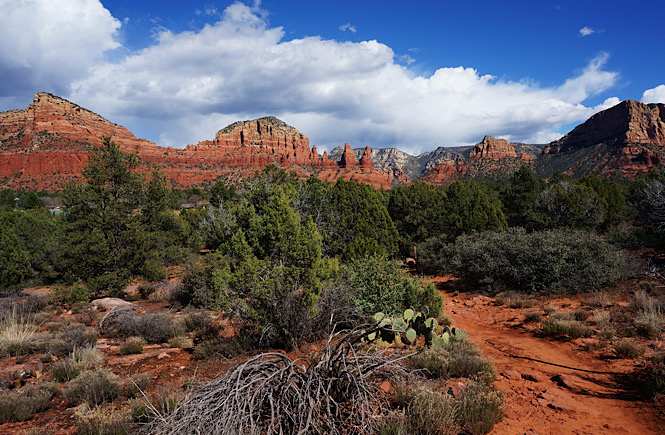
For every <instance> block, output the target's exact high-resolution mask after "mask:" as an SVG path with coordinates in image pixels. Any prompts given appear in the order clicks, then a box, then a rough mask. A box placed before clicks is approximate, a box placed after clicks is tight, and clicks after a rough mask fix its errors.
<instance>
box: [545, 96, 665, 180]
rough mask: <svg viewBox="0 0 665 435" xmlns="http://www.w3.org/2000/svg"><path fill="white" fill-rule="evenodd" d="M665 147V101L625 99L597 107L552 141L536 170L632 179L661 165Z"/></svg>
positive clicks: (546, 172)
mask: <svg viewBox="0 0 665 435" xmlns="http://www.w3.org/2000/svg"><path fill="white" fill-rule="evenodd" d="M663 151H665V105H664V104H643V103H640V102H637V101H632V100H627V101H623V102H621V103H619V104H617V105H616V106H614V107H611V108H609V109H607V110H604V111H602V112H599V113H597V114H595V115H594V116H592V117H591V118H589V119H588V120H587V121H586V122H585V123H583V124H581V125H579V126H577V127H575V129H573V131H571V132H570V133H568V134H567V135H565V136H564V137H562V138H561V139H559V140H557V141H554V142H552V143H550V144H548V145H547V146H546V147H545V148H544V150H543V156H542V157H541V158H540V159H538V165H537V166H536V171H537V172H538V173H539V174H541V175H542V174H548V173H551V172H552V170H560V171H564V172H567V173H569V174H570V175H573V176H581V175H584V174H588V173H590V172H596V173H597V174H598V175H599V176H602V177H610V178H614V179H617V180H622V179H624V180H626V179H634V178H635V177H636V176H639V175H640V174H644V173H646V172H647V171H648V170H649V168H651V167H653V166H655V165H657V164H660V163H661V161H662V155H663Z"/></svg>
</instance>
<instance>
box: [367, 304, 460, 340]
mask: <svg viewBox="0 0 665 435" xmlns="http://www.w3.org/2000/svg"><path fill="white" fill-rule="evenodd" d="M373 319H374V321H375V322H376V324H377V331H376V333H372V334H369V335H368V336H367V340H368V341H373V340H377V339H380V340H382V341H384V342H387V343H397V344H399V343H407V344H409V345H412V346H413V345H415V344H416V343H417V342H418V339H419V338H420V337H421V336H422V337H424V339H425V346H428V347H429V346H431V345H432V343H434V342H435V341H436V343H437V344H441V343H447V342H448V340H449V338H450V333H448V334H444V335H442V336H438V335H437V334H436V328H437V327H438V326H439V324H438V322H437V321H436V319H434V318H432V317H427V313H425V312H416V311H414V310H412V309H410V308H409V309H407V310H405V311H404V313H403V315H402V317H388V316H386V315H385V314H384V313H376V314H374V316H373Z"/></svg>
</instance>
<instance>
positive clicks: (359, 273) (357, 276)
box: [341, 257, 443, 317]
mask: <svg viewBox="0 0 665 435" xmlns="http://www.w3.org/2000/svg"><path fill="white" fill-rule="evenodd" d="M341 281H342V282H343V283H344V284H346V285H347V286H348V287H350V288H351V289H352V290H353V292H354V297H353V298H354V302H355V304H356V306H357V307H358V308H359V309H360V310H361V311H362V312H363V313H365V314H366V315H372V314H374V313H376V312H379V311H380V312H383V313H387V314H392V313H401V312H403V311H404V310H405V309H407V308H414V309H416V310H420V308H421V307H427V308H428V310H429V316H430V317H438V316H440V315H441V313H442V310H443V308H442V303H443V298H442V296H440V295H439V294H438V291H437V289H436V287H435V286H434V284H432V283H426V282H424V281H422V280H419V279H417V278H414V277H412V276H410V275H409V274H407V272H405V271H404V270H403V269H402V268H400V267H399V265H398V264H397V263H396V262H394V261H391V260H388V259H385V258H383V257H369V258H365V259H362V260H356V261H352V262H350V263H347V264H346V265H344V266H343V267H342V270H341Z"/></svg>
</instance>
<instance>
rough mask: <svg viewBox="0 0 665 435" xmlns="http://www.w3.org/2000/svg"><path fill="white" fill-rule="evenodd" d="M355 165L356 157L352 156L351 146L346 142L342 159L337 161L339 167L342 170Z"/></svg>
mask: <svg viewBox="0 0 665 435" xmlns="http://www.w3.org/2000/svg"><path fill="white" fill-rule="evenodd" d="M355 165H356V156H355V154H353V150H352V149H351V145H349V143H348V142H347V143H345V144H344V153H343V154H342V158H341V159H340V161H339V167H340V168H342V169H346V168H350V167H351V166H355Z"/></svg>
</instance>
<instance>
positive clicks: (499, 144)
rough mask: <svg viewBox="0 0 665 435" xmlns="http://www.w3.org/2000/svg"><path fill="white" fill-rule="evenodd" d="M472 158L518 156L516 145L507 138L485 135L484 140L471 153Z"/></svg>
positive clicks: (494, 158)
mask: <svg viewBox="0 0 665 435" xmlns="http://www.w3.org/2000/svg"><path fill="white" fill-rule="evenodd" d="M469 157H470V158H472V159H492V160H499V159H502V158H504V157H517V154H516V153H515V147H514V146H512V145H511V144H510V142H508V141H507V140H505V139H496V138H493V137H492V136H485V137H484V138H483V140H482V141H480V142H479V143H477V144H476V146H475V147H474V148H473V150H472V151H471V154H469Z"/></svg>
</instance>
